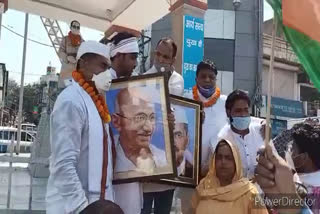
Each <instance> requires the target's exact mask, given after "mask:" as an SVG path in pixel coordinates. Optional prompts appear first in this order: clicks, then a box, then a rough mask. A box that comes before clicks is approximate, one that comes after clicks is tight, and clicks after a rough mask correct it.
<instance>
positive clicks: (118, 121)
mask: <svg viewBox="0 0 320 214" xmlns="http://www.w3.org/2000/svg"><path fill="white" fill-rule="evenodd" d="M167 80H168V75H167V74H165V73H159V74H148V75H142V76H134V77H130V78H121V79H116V80H113V81H112V83H111V87H110V89H109V91H107V92H106V102H107V105H108V108H109V112H110V115H111V118H112V119H111V122H110V126H111V130H112V132H113V134H112V135H113V136H114V143H115V148H116V149H115V150H116V160H115V168H114V174H113V183H114V184H119V183H130V182H137V181H139V182H148V181H152V180H160V179H163V178H172V177H175V176H176V166H175V161H174V160H175V158H174V145H173V136H172V131H170V128H169V124H168V114H169V112H170V105H169V102H170V101H169V91H168V86H167Z"/></svg>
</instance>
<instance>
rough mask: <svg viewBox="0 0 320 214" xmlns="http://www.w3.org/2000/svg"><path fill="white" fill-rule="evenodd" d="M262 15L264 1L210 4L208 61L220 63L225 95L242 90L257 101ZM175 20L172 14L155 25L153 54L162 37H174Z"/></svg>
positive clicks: (227, 0) (229, 0)
mask: <svg viewBox="0 0 320 214" xmlns="http://www.w3.org/2000/svg"><path fill="white" fill-rule="evenodd" d="M234 2H237V3H240V4H235V3H234ZM261 11H263V1H260V0H258V1H252V0H241V1H233V0H210V1H208V10H207V11H206V13H205V17H204V23H205V30H204V37H205V39H204V59H211V60H213V61H214V62H215V63H216V65H217V67H218V70H219V74H218V80H217V81H218V85H219V86H220V88H221V89H222V93H223V94H229V93H230V92H232V91H233V90H234V89H237V88H239V89H243V90H246V91H248V92H249V95H250V96H251V97H254V95H255V93H256V91H257V85H258V83H259V79H260V78H259V77H260V74H259V73H260V71H262V69H261V66H262V64H261V63H262V61H261V58H262V51H261V49H262V48H261V47H262V38H261V37H260V36H259V35H261V27H262V22H263V19H262V12H261ZM172 19H173V17H172V14H171V13H170V14H168V15H167V16H165V17H163V18H162V19H160V20H159V21H157V22H156V23H154V24H153V25H152V28H151V36H152V39H151V46H152V50H154V48H155V47H156V44H157V42H158V40H159V39H160V38H161V37H164V36H170V35H171V34H172V31H173V30H174V29H172ZM259 56H261V57H259ZM177 72H180V73H181V71H177Z"/></svg>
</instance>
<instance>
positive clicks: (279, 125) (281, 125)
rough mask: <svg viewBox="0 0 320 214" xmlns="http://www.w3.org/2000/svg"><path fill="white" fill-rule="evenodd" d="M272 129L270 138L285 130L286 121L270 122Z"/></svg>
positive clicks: (273, 120)
mask: <svg viewBox="0 0 320 214" xmlns="http://www.w3.org/2000/svg"><path fill="white" fill-rule="evenodd" d="M271 127H272V131H271V132H272V138H274V137H275V136H277V135H279V134H280V133H281V132H282V131H284V130H287V121H286V120H275V119H272V120H271Z"/></svg>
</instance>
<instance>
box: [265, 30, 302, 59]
mask: <svg viewBox="0 0 320 214" xmlns="http://www.w3.org/2000/svg"><path fill="white" fill-rule="evenodd" d="M271 42H272V36H271V35H268V34H263V53H264V54H267V55H269V56H270V54H271ZM275 58H279V59H284V60H286V61H288V62H294V63H300V62H299V59H298V57H297V55H296V54H295V53H294V51H293V50H292V48H291V46H290V44H289V43H288V42H287V41H286V40H284V39H282V38H280V37H277V38H276V44H275Z"/></svg>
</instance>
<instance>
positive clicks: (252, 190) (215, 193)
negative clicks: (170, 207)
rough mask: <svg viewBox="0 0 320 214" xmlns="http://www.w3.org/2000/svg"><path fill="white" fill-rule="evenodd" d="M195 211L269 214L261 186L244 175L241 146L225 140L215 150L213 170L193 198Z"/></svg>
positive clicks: (201, 183)
mask: <svg viewBox="0 0 320 214" xmlns="http://www.w3.org/2000/svg"><path fill="white" fill-rule="evenodd" d="M192 206H193V209H194V213H195V214H209V213H237V214H252V213H254V214H267V213H268V211H267V209H266V208H265V206H264V205H262V203H261V199H260V196H259V194H258V190H257V188H256V187H255V186H254V185H253V184H252V183H251V182H250V181H249V180H248V179H247V178H244V177H243V175H242V164H241V159H240V155H239V152H238V149H237V148H236V147H235V146H234V145H233V144H232V143H230V142H229V141H227V140H221V141H220V142H219V143H218V145H217V147H216V150H215V153H214V156H213V159H212V163H211V166H210V171H209V173H208V174H207V176H206V177H205V178H204V179H203V180H201V182H200V184H199V185H198V187H197V188H196V192H195V194H194V196H193V199H192Z"/></svg>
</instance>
